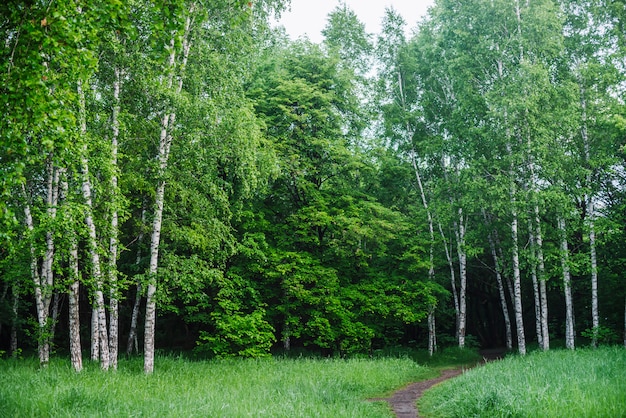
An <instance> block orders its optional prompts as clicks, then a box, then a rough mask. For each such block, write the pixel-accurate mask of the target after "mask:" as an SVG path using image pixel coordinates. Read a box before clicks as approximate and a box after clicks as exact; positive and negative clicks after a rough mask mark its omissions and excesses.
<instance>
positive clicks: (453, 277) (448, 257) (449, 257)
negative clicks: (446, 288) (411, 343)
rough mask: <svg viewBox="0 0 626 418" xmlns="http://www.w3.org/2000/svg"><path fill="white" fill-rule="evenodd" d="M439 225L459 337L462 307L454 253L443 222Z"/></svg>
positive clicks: (456, 331)
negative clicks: (457, 284) (442, 225)
mask: <svg viewBox="0 0 626 418" xmlns="http://www.w3.org/2000/svg"><path fill="white" fill-rule="evenodd" d="M437 226H438V227H439V233H440V234H441V239H442V241H443V248H444V249H445V250H446V251H445V252H446V260H448V267H449V268H450V286H451V288H452V300H453V301H454V313H455V314H456V315H455V318H456V324H455V327H454V329H455V333H456V335H455V338H457V339H458V338H459V334H458V330H459V317H460V309H459V294H458V292H457V290H456V273H455V271H454V262H453V261H452V255H451V254H450V250H449V249H448V242H447V239H446V236H445V234H444V233H443V228H442V227H441V223H439V222H437Z"/></svg>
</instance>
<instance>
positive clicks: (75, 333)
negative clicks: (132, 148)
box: [59, 169, 97, 372]
mask: <svg viewBox="0 0 626 418" xmlns="http://www.w3.org/2000/svg"><path fill="white" fill-rule="evenodd" d="M66 173H67V170H66V169H60V173H59V174H60V176H61V178H62V179H61V194H60V196H61V197H60V199H61V200H64V199H66V197H67V193H68V188H69V186H68V183H67V178H66ZM69 233H70V237H69V243H70V250H69V260H68V264H69V274H70V280H71V283H70V287H69V290H68V296H69V297H68V311H69V315H68V316H69V318H68V319H69V321H68V322H69V334H70V359H71V363H72V368H73V369H74V370H75V371H76V372H80V371H82V370H83V356H82V348H81V343H80V297H79V290H80V281H79V278H80V272H79V270H78V241H77V238H76V233H75V231H73V230H72V231H70V232H69ZM96 360H97V359H96Z"/></svg>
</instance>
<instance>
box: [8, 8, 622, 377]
mask: <svg viewBox="0 0 626 418" xmlns="http://www.w3.org/2000/svg"><path fill="white" fill-rule="evenodd" d="M286 3H287V2H283V1H279V0H255V1H251V2H248V1H241V0H235V1H231V0H229V1H226V0H221V1H213V0H211V1H201V0H197V1H192V0H188V1H184V2H178V3H176V4H173V3H171V2H162V1H157V0H153V1H142V0H133V1H130V2H119V1H114V0H110V1H101V2H98V3H97V4H96V3H95V2H88V4H87V5H83V6H80V7H79V6H77V5H75V4H73V3H71V2H70V3H64V2H60V3H59V2H52V3H51V4H50V5H44V4H43V3H41V2H35V3H33V2H23V1H18V0H15V1H11V2H9V3H7V4H5V5H3V6H0V32H1V33H2V35H3V39H4V42H3V43H2V46H1V47H0V48H1V49H0V56H1V59H0V77H1V81H2V83H0V85H1V86H2V87H0V104H1V105H2V111H1V113H0V116H1V118H0V195H1V196H2V199H1V200H0V287H1V288H0V337H1V341H2V344H1V345H0V350H2V352H7V353H13V354H19V353H20V352H21V351H22V350H34V349H36V350H37V351H38V353H39V358H40V362H41V363H42V364H47V362H48V359H49V354H50V351H51V350H52V351H55V350H58V351H65V350H66V347H69V351H70V353H71V357H72V364H73V365H74V367H75V368H76V369H77V370H80V369H81V368H82V360H81V358H82V356H81V351H82V345H81V341H83V342H84V341H87V340H90V342H91V358H92V359H93V360H98V361H100V363H101V365H102V367H104V368H108V367H109V366H111V367H116V365H117V357H118V355H119V354H118V351H119V348H118V347H119V346H120V345H121V346H122V347H123V348H126V351H127V352H128V353H129V354H130V353H132V351H133V350H134V349H138V350H139V351H144V352H145V354H146V356H145V358H146V362H145V370H146V372H152V370H153V367H154V366H153V362H152V361H153V358H154V351H155V347H156V348H157V349H159V348H160V349H166V350H192V349H193V350H195V352H196V353H198V354H200V355H208V356H221V357H227V356H244V357H259V356H264V355H267V354H269V353H270V352H271V351H272V350H300V349H303V348H305V347H306V348H307V349H311V350H316V351H321V352H324V353H339V354H347V353H355V352H372V351H373V350H375V349H380V348H383V347H395V346H412V347H416V346H417V347H429V349H430V350H431V351H433V350H435V349H436V346H437V341H438V342H439V344H456V345H459V346H461V347H463V346H465V345H467V344H479V345H482V346H495V345H498V346H504V345H506V346H508V348H513V345H514V341H516V346H517V348H518V350H519V351H520V352H521V353H522V354H523V353H524V352H525V350H526V344H527V341H528V342H529V341H531V340H536V341H537V343H538V344H539V345H540V346H541V347H542V348H543V349H546V350H547V349H548V348H549V347H550V340H552V341H555V340H556V341H557V343H558V342H560V341H563V344H564V345H566V346H567V347H570V348H573V347H574V345H575V344H576V338H578V341H581V340H582V341H584V342H585V343H587V342H589V343H591V344H593V345H597V344H600V343H616V342H618V341H619V340H620V335H621V334H622V333H624V329H625V328H626V325H625V324H624V321H625V320H626V318H625V314H624V312H625V309H626V308H625V304H626V293H625V290H624V286H622V282H623V270H624V260H626V248H625V247H624V242H625V241H626V236H625V235H626V228H625V225H626V219H624V213H625V212H624V207H625V205H626V193H625V190H626V189H625V180H626V179H625V178H624V164H625V154H624V147H625V146H626V106H625V103H624V85H625V84H624V83H625V82H626V81H625V78H624V76H625V75H626V72H625V62H624V59H625V58H624V51H625V49H624V48H625V46H626V44H625V38H624V35H623V34H624V31H623V22H624V16H625V14H626V11H625V8H626V6H625V5H624V3H623V2H619V1H608V0H607V1H604V0H576V1H574V0H572V1H555V0H541V1H532V2H522V1H519V0H516V1H510V0H507V1H505V0H491V1H485V0H471V1H463V2H459V1H453V0H438V1H437V2H436V4H435V6H434V7H433V8H432V9H431V11H430V14H429V16H428V18H427V19H426V20H425V21H424V22H422V23H420V24H419V25H418V26H417V28H416V29H415V31H413V32H412V35H411V36H410V37H407V35H406V33H407V31H406V23H405V22H404V20H403V19H402V17H401V16H399V15H398V14H397V13H396V12H395V11H394V10H392V9H390V10H387V13H386V15H385V17H384V19H383V24H382V28H383V29H382V32H381V34H379V35H378V37H377V38H376V39H374V37H373V36H372V35H371V34H368V33H367V32H366V31H365V28H364V25H363V24H362V23H361V22H359V21H358V19H357V17H356V15H355V14H354V12H352V11H351V10H349V9H348V8H347V7H345V6H340V7H338V8H336V9H335V10H334V11H333V12H332V13H331V14H330V15H329V17H328V21H327V26H326V28H325V30H324V32H323V33H324V36H325V41H324V42H323V43H322V44H315V43H312V42H310V41H309V40H307V39H298V40H291V39H289V38H288V37H287V36H286V35H285V34H284V33H283V32H282V31H281V30H279V29H271V28H270V26H269V23H268V22H269V19H270V17H271V16H273V15H274V13H280V11H281V10H282V9H283V8H284V7H285V6H286ZM143 300H145V301H146V303H145V305H144V304H142V301H143ZM144 306H145V309H144V308H143V307H144ZM548 308H549V310H548ZM142 323H143V324H144V325H143V326H142V325H141V324H142ZM87 324H89V326H87ZM138 337H143V343H141V341H142V338H138ZM624 337H625V344H626V334H625V335H624ZM68 340H69V341H70V343H69V345H68Z"/></svg>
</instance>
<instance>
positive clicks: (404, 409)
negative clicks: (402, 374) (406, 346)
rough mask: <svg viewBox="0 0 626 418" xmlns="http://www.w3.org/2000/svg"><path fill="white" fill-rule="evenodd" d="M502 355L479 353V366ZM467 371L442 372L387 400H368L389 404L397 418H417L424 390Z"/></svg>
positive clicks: (401, 390) (486, 352)
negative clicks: (480, 358)
mask: <svg viewBox="0 0 626 418" xmlns="http://www.w3.org/2000/svg"><path fill="white" fill-rule="evenodd" d="M503 354H504V352H503V351H501V350H485V351H481V355H482V356H483V362H482V363H481V364H484V363H486V362H488V361H493V360H498V359H501V358H502V356H503ZM469 369H470V368H468V367H462V368H457V369H448V370H443V371H442V372H441V376H439V377H437V378H434V379H429V380H423V381H421V382H415V383H411V384H409V385H408V386H405V387H404V388H402V389H400V390H397V391H395V392H394V393H392V394H391V396H389V397H388V398H374V399H369V400H370V401H372V402H376V401H386V402H387V403H389V406H390V407H391V409H392V410H393V412H394V414H395V415H396V417H398V418H419V417H420V415H419V411H418V410H417V406H416V405H417V400H418V399H419V398H420V397H421V396H422V394H423V393H424V392H425V391H426V390H428V389H430V388H431V387H433V386H434V385H436V384H438V383H441V382H443V381H444V380H448V379H452V378H453V377H456V376H459V375H461V374H463V373H464V372H465V371H466V370H469Z"/></svg>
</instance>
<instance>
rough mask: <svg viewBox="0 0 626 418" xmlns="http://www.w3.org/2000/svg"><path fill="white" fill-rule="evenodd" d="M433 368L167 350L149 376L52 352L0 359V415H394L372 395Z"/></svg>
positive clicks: (128, 366)
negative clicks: (44, 356)
mask: <svg viewBox="0 0 626 418" xmlns="http://www.w3.org/2000/svg"><path fill="white" fill-rule="evenodd" d="M432 374H433V371H432V370H431V369H429V368H426V367H423V366H419V365H418V364H416V363H415V362H414V361H412V360H411V359H409V358H379V359H348V360H341V359H305V358H302V359H284V358H283V359H281V358H271V359H263V360H242V359H235V360H212V361H203V362H193V361H189V360H185V359H182V358H174V357H165V358H158V359H157V361H156V371H155V373H154V374H153V375H150V376H146V375H144V374H143V372H142V363H141V359H134V360H129V361H121V363H120V365H119V370H117V371H109V372H102V371H100V370H99V369H98V367H97V365H95V364H87V367H86V368H85V370H83V372H81V373H80V374H77V373H75V372H73V371H72V370H71V368H70V365H69V362H68V361H67V360H64V359H63V360H62V359H54V360H53V361H52V362H51V364H50V365H49V366H48V367H47V368H46V369H39V367H38V365H37V363H36V360H35V359H26V360H13V359H7V360H0V377H1V379H2V384H0V416H2V417H42V416H46V417H130V416H141V417H391V416H392V415H391V413H390V412H389V408H388V406H387V405H386V404H385V403H384V402H375V403H372V402H368V401H367V400H366V399H367V398H370V397H376V396H383V395H386V394H388V393H389V392H391V391H392V390H394V389H396V388H398V387H401V386H402V385H404V384H406V383H408V382H411V381H416V380H421V379H424V378H428V377H431V376H432Z"/></svg>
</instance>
